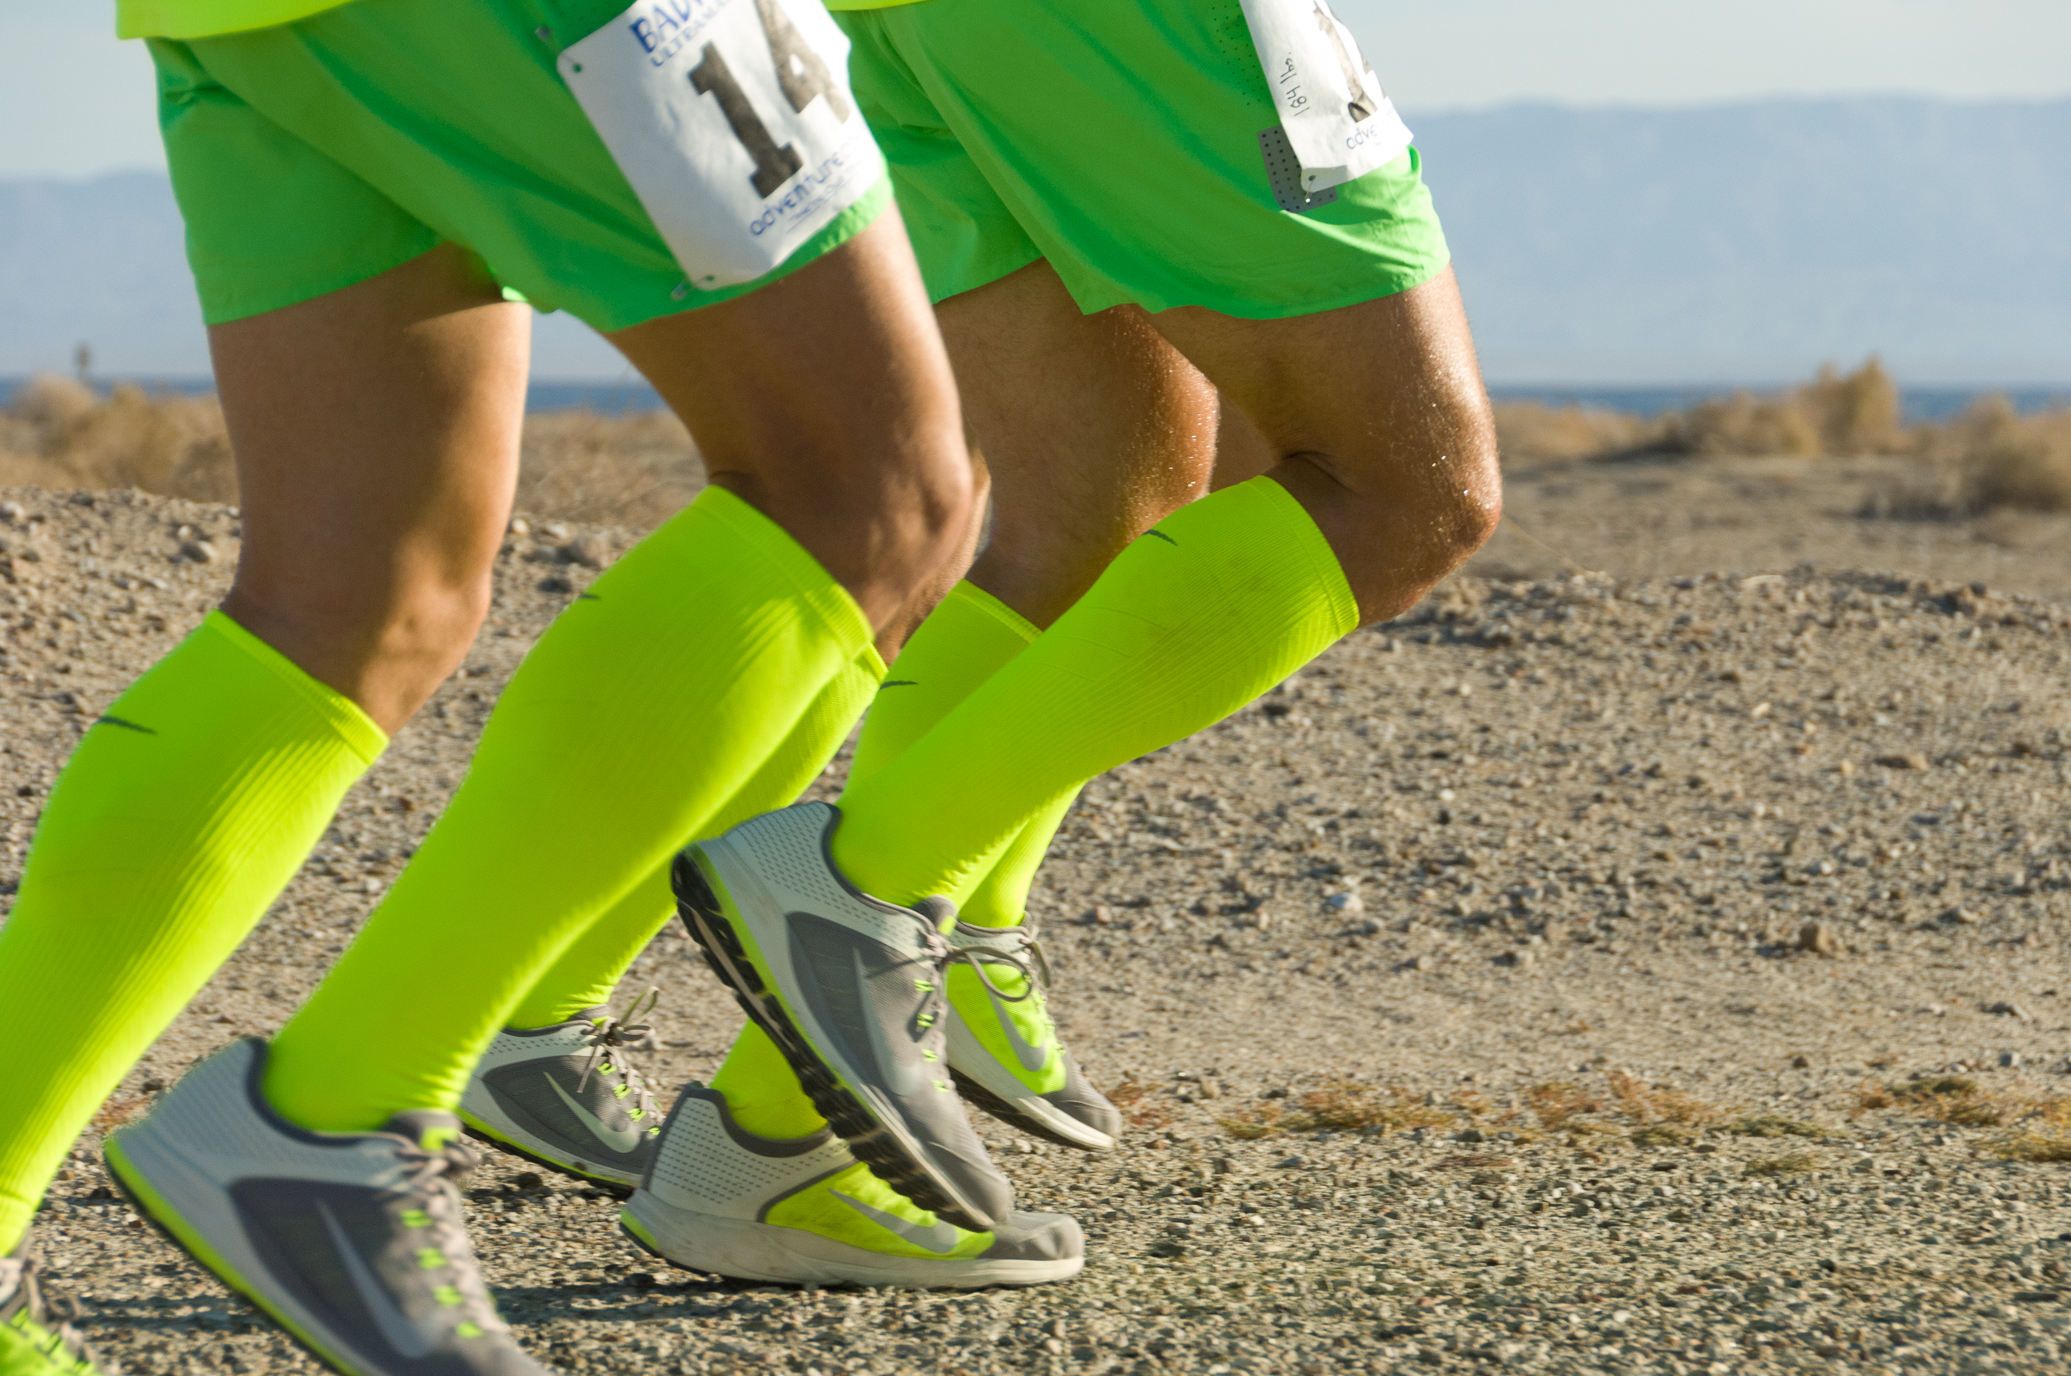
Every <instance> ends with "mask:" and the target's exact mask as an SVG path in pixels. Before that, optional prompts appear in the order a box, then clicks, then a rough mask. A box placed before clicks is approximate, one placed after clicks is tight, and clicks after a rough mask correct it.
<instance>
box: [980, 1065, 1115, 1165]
mask: <svg viewBox="0 0 2071 1376" xmlns="http://www.w3.org/2000/svg"><path fill="white" fill-rule="evenodd" d="M949 1078H950V1079H951V1080H952V1081H954V1082H955V1084H956V1092H957V1093H958V1094H960V1095H962V1096H963V1097H964V1098H965V1099H966V1100H967V1101H968V1102H970V1103H973V1104H976V1105H977V1106H978V1107H979V1108H982V1109H984V1110H985V1111H986V1112H987V1113H989V1114H991V1115H992V1116H993V1117H995V1118H997V1119H999V1120H1000V1121H1001V1122H1002V1123H1005V1124H1006V1125H1007V1126H1008V1127H1011V1128H1014V1129H1016V1130H1017V1131H1020V1132H1025V1133H1027V1134H1028V1135H1029V1136H1030V1137H1040V1138H1042V1139H1043V1140H1044V1141H1046V1142H1055V1143H1056V1144H1057V1145H1058V1146H1060V1147H1070V1148H1071V1149H1072V1150H1073V1151H1088V1152H1092V1151H1113V1150H1114V1148H1115V1139H1114V1138H1112V1137H1110V1136H1108V1135H1107V1134H1106V1133H1104V1132H1101V1131H1099V1130H1098V1129H1095V1128H1089V1127H1087V1126H1086V1125H1085V1124H1084V1123H1081V1122H1080V1121H1079V1120H1078V1119H1076V1118H1074V1117H1072V1116H1071V1115H1070V1114H1068V1113H1063V1112H1060V1111H1059V1110H1057V1109H1055V1108H1052V1107H1051V1106H1050V1105H1049V1104H1046V1103H1044V1102H1043V1101H1042V1100H1041V1099H1035V1100H1029V1099H1010V1098H1008V1097H1007V1096H1005V1095H1002V1094H995V1093H994V1092H993V1091H992V1090H990V1089H988V1088H986V1087H985V1085H983V1084H981V1083H980V1082H979V1081H978V1080H976V1079H974V1078H972V1077H971V1076H969V1075H966V1074H964V1072H963V1071H961V1070H958V1069H957V1068H956V1067H955V1066H951V1067H950V1068H949Z"/></svg>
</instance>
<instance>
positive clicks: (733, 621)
mask: <svg viewBox="0 0 2071 1376" xmlns="http://www.w3.org/2000/svg"><path fill="white" fill-rule="evenodd" d="M871 638H872V631H871V627H870V623H869V621H868V620H867V619H866V618H865V617H864V615H863V613H862V612H861V610H860V609H859V608H858V607H857V606H856V604H855V603H854V601H853V600H851V599H850V597H849V595H848V593H847V592H846V590H844V589H843V588H842V587H841V585H840V584H838V583H836V582H835V581H834V579H833V578H832V577H830V576H829V575H828V574H827V572H826V571H825V570H824V569H822V568H821V567H820V565H819V564H818V563H817V562H816V561H815V560H814V559H813V558H812V556H811V555H809V554H807V553H806V551H805V550H804V549H803V548H801V547H800V546H799V544H798V543H797V542H796V541H795V540H793V539H792V538H791V537H790V536H789V535H788V534H786V533H785V532H784V530H783V529H782V528H781V527H779V526H778V525H776V524H775V523H774V522H772V521H771V520H769V518H767V517H766V516H764V515H762V514H761V513H760V512H758V511H756V510H755V509H754V508H753V507H751V506H749V505H748V504H747V503H746V502H743V501H742V500H741V499H740V498H738V497H736V496H734V495H733V494H732V493H731V492H728V491H727V490H726V489H724V488H721V487H708V488H706V489H705V491H704V493H703V494H701V495H700V496H699V498H698V499H697V501H696V502H694V503H693V504H692V505H691V506H690V507H689V508H688V509H687V510H685V511H683V512H682V513H680V514H679V515H678V516H676V518H675V519H673V520H672V521H670V522H669V523H668V524H667V525H665V526H663V527H662V528H661V529H660V530H658V531H656V532H655V533H654V534H652V535H650V536H649V537H648V538H647V539H645V540H643V541H642V542H641V543H640V544H639V545H638V546H637V547H635V548H634V549H633V550H632V551H631V552H630V553H628V554H627V555H626V557H625V558H623V559H621V560H620V561H619V562H618V563H617V564H615V565H614V566H613V567H612V568H611V570H610V571H609V572H607V573H605V574H604V575H603V576H602V577H601V578H599V579H598V580H597V581H596V582H595V583H594V584H592V585H591V589H590V591H589V592H588V593H586V594H584V595H583V597H582V598H580V599H579V600H578V601H576V602H575V603H574V604H573V605H572V606H570V607H569V608H568V610H567V611H565V612H563V613H562V615H561V616H560V618H559V619H558V620H557V621H556V622H555V623H554V625H553V627H552V628H551V629H550V630H549V631H548V633H547V634H546V635H545V636H544V637H542V638H541V640H540V642H539V644H538V645H537V646H535V647H534V648H533V650H532V653H531V654H530V655H528V656H527V657H526V660H525V663H524V664H523V666H522V667H520V669H519V670H518V673H517V675H516V677H514V678H513V679H512V680H511V685H510V687H509V688H508V689H506V690H505V692H504V694H503V698H502V701H500V702H499V703H498V704H497V707H496V711H495V712H494V713H493V714H492V716H491V718H490V722H489V725H488V728H487V730H485V731H484V732H483V734H482V741H481V745H480V746H479V747H478V749H477V750H476V752H475V760H474V766H473V768H472V769H471V770H470V771H469V773H468V777H467V780H466V781H465V782H464V783H463V784H462V786H461V788H460V791H459V792H458V793H456V794H455V795H454V798H453V801H452V803H451V804H450V805H449V806H448V807H447V809H446V813H445V815H444V816H443V817H442V818H440V820H439V823H438V825H437V826H436V827H434V828H433V830H432V832H431V834H430V835H429V836H427V837H426V838H425V841H424V844H423V846H422V847H421V848H419V850H418V852H417V854H416V856H415V857H414V858H413V859H412V860H411V862H410V864H409V866H408V867H407V868H405V869H404V871H403V873H402V875H401V877H400V878H398V880H397V881H396V885H395V887H394V888H393V889H391V890H390V892H389V896H388V899H387V901H385V902H384V903H383V904H382V905H381V907H380V908H379V909H378V910H377V911H376V912H375V913H374V915H373V918H372V919H371V920H370V921H369V922H368V923H367V926H366V928H365V930H363V931H362V932H361V933H360V937H359V940H358V941H356V942H355V943H354V944H353V946H352V948H351V949H350V950H349V951H347V952H346V953H345V956H344V957H343V958H342V959H341V960H340V961H339V962H338V964H337V967H336V968H335V969H333V970H332V972H331V974H330V977H329V978H328V979H326V980H325V981H324V982H323V984H322V985H320V986H319V987H318V989H317V991H316V993H315V994H314V995H313V996H312V997H311V998H310V1000H309V1002H308V1003H307V1004H306V1005H304V1007H303V1009H302V1011H301V1012H300V1013H298V1014H296V1016H295V1018H294V1020H293V1021H291V1022H290V1023H289V1024H288V1025H287V1026H286V1027H285V1028H283V1029H282V1030H281V1033H280V1035H279V1037H278V1038H276V1039H275V1041H274V1044H273V1050H272V1054H271V1056H270V1057H269V1058H268V1065H267V1074H266V1092H267V1095H268V1097H269V1098H270V1099H271V1100H272V1101H273V1103H274V1105H275V1107H276V1108H278V1109H279V1111H280V1112H281V1113H282V1114H283V1115H284V1116H286V1117H287V1118H288V1119H289V1120H290V1121H291V1122H295V1123H299V1124H301V1125H303V1126H305V1127H310V1128H319V1129H329V1130H333V1131H345V1132H352V1131H366V1130H370V1129H373V1128H375V1127H378V1126H379V1125H380V1124H382V1123H383V1122H385V1121H387V1120H388V1118H389V1117H390V1116H392V1115H393V1114H395V1113H397V1112H398V1111H401V1110H405V1109H420V1108H428V1109H443V1110H447V1111H451V1110H452V1109H453V1108H454V1107H455V1106H456V1105H457V1104H458V1103H459V1101H460V1096H461V1092H462V1090H463V1089H464V1088H465V1087H466V1084H467V1078H468V1075H469V1073H470V1072H471V1071H472V1070H473V1069H474V1066H475V1063H476V1062H477V1061H478V1060H479V1059H480V1058H481V1055H482V1052H483V1050H484V1049H485V1048H486V1047H487V1046H488V1043H489V1041H490V1039H491V1038H492V1037H494V1036H495V1035H496V1033H497V1031H498V1030H499V1029H501V1028H502V1027H504V1026H505V1025H506V1024H507V1023H508V1021H509V1017H510V1013H511V1010H512V1009H513V1008H515V1007H516V1006H517V1004H518V1002H519V1000H520V999H522V998H523V997H524V995H525V994H526V992H527V991H528V990H530V989H532V988H534V987H535V986H537V985H538V983H539V977H540V976H541V975H542V974H544V973H545V972H546V971H547V970H548V969H549V968H550V967H551V966H552V965H553V963H554V961H555V960H556V959H558V958H559V957H560V955H561V952H562V951H563V950H564V949H566V947H567V945H568V943H569V942H570V941H572V940H573V939H574V938H575V937H576V936H577V935H579V934H580V933H581V932H582V931H583V930H584V929H585V928H586V927H587V926H588V925H589V924H590V923H591V922H592V921H593V920H594V919H595V918H596V917H597V916H598V915H599V914H600V913H602V912H605V911H607V910H608V909H610V908H611V907H612V906H613V905H615V904H616V903H617V902H618V900H619V899H620V898H622V897H624V896H625V894H626V893H627V891H628V890H630V889H632V888H633V886H634V885H635V884H636V883H638V882H639V881H641V880H643V879H647V878H649V877H650V876H652V875H653V874H654V873H655V871H656V870H658V869H659V868H660V867H661V866H662V864H663V862H664V861H665V860H666V859H667V857H668V856H669V854H670V853H671V852H672V851H673V850H674V849H675V848H676V847H678V846H680V845H681V844H682V843H683V841H684V839H685V838H686V837H689V836H694V835H703V834H704V829H705V824H706V822H707V821H708V819H710V818H711V817H713V816H714V815H715V814H716V813H717V812H718V811H719V809H720V807H722V806H723V805H724V804H725V803H726V801H727V800H728V799H729V798H731V797H733V795H734V794H736V793H737V792H739V791H740V789H741V787H742V786H743V785H744V784H745V783H746V782H747V781H748V780H749V779H751V778H753V777H754V775H755V773H756V771H757V770H758V769H759V768H760V767H761V765H762V762H763V761H764V760H765V759H767V758H768V757H769V755H770V753H771V752H772V751H774V750H775V749H776V748H777V746H778V745H779V744H781V743H782V742H783V740H784V739H785V738H786V737H787V736H789V735H790V734H791V731H792V729H793V727H794V726H796V724H797V722H798V719H799V717H800V716H801V715H802V714H803V713H804V711H805V709H806V708H807V706H808V705H810V704H811V702H812V701H813V699H814V698H816V697H818V696H819V694H820V691H821V689H823V688H824V687H825V686H826V684H827V682H828V680H830V679H831V678H833V677H834V676H835V674H837V673H839V672H840V671H841V669H842V667H843V666H844V665H847V664H849V663H851V662H853V661H854V660H855V659H856V658H857V657H858V656H859V655H860V654H861V653H862V651H863V647H864V646H866V645H868V644H869V643H870V641H871Z"/></svg>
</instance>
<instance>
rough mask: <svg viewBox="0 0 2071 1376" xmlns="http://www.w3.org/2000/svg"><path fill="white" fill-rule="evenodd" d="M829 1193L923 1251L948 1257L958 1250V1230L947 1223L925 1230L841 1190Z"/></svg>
mask: <svg viewBox="0 0 2071 1376" xmlns="http://www.w3.org/2000/svg"><path fill="white" fill-rule="evenodd" d="M827 1193H829V1194H831V1195H833V1196H834V1197H835V1198H836V1199H838V1200H840V1201H841V1202H842V1203H844V1204H846V1205H848V1206H849V1207H850V1208H851V1209H854V1210H855V1211H856V1212H857V1213H859V1214H861V1215H863V1217H865V1218H867V1219H869V1220H870V1221H871V1222H872V1223H875V1224H876V1225H877V1226H878V1227H880V1228H882V1229H884V1230H885V1231H886V1232H888V1233H897V1234H898V1235H899V1236H900V1237H903V1238H905V1239H906V1240H907V1241H908V1242H910V1243H912V1244H913V1245H914V1246H916V1247H918V1248H920V1249H921V1250H923V1251H927V1252H933V1253H934V1254H935V1255H936V1256H947V1255H948V1254H949V1253H951V1252H953V1251H955V1250H956V1229H954V1228H952V1227H950V1226H949V1225H948V1224H947V1223H943V1222H941V1221H939V1220H938V1221H936V1222H934V1223H931V1224H929V1225H928V1226H927V1227H925V1228H923V1227H921V1226H920V1224H918V1223H912V1222H908V1221H907V1220H906V1219H903V1218H901V1217H899V1216H898V1215H897V1214H888V1213H886V1212H885V1211H884V1210H882V1209H873V1208H872V1207H870V1206H869V1205H868V1204H865V1203H864V1202H863V1201H862V1200H860V1199H851V1198H850V1197H849V1196H847V1195H845V1194H843V1193H842V1192H841V1191H840V1190H829V1191H827Z"/></svg>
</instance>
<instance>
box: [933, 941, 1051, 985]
mask: <svg viewBox="0 0 2071 1376" xmlns="http://www.w3.org/2000/svg"><path fill="white" fill-rule="evenodd" d="M1023 931H1024V932H1025V933H1026V935H1024V936H1023V937H1022V938H1021V941H1020V943H1019V946H1020V949H1019V950H1010V949H1008V948H1007V947H1004V946H987V945H984V944H979V945H973V946H960V947H957V948H955V949H954V950H952V951H951V952H950V953H949V955H948V957H947V958H946V959H945V960H944V961H943V964H944V965H945V966H947V965H949V964H951V963H954V962H956V961H962V962H963V963H964V964H966V965H968V966H970V967H971V969H972V971H973V972H974V973H975V974H976V975H977V976H978V979H979V982H980V983H982V984H984V986H985V987H986V988H987V989H990V990H991V991H992V992H993V994H994V995H995V996H997V997H998V998H999V999H1001V1000H1002V1001H1004V1002H1006V1003H1022V1002H1025V1001H1026V1000H1028V999H1032V998H1034V997H1035V996H1036V995H1037V994H1039V993H1042V992H1044V991H1046V990H1048V989H1049V987H1050V962H1049V959H1048V958H1047V957H1045V956H1044V955H1043V943H1042V942H1040V941H1038V940H1036V932H1035V929H1034V928H1033V927H1028V928H1024V929H1023ZM1023 952H1026V953H1027V954H1025V955H1024V954H1023ZM1030 957H1034V959H1032V960H1031V959H1030ZM987 965H1010V966H1012V967H1013V968H1014V969H1016V970H1018V971H1020V972H1021V983H1022V990H1021V992H1020V993H1018V994H1010V993H1008V992H1007V991H1006V990H1004V989H1002V988H1000V987H999V986H998V985H997V984H994V983H993V982H992V976H991V975H990V974H987V973H986V969H985V967H986V966H987Z"/></svg>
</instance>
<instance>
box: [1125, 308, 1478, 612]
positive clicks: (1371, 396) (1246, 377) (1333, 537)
mask: <svg viewBox="0 0 2071 1376" xmlns="http://www.w3.org/2000/svg"><path fill="white" fill-rule="evenodd" d="M1151 318H1152V320H1153V321H1154V322H1155V323H1156V325H1157V328H1158V330H1159V332H1160V333H1162V334H1163V335H1164V336H1165V338H1167V339H1169V340H1170V341H1172V343H1173V344H1174V345H1175V346H1176V347H1177V348H1178V349H1179V351H1180V352H1181V353H1183V354H1184V355H1185V356H1186V357H1187V358H1189V359H1190V360H1192V361H1193V362H1194V363H1195V364H1196V365H1197V366H1198V367H1199V368H1200V369H1201V371H1202V372H1203V373H1205V374H1207V376H1208V377H1209V378H1211V379H1213V380H1214V382H1215V383H1216V385H1217V386H1218V387H1220V388H1221V389H1222V391H1223V392H1224V394H1226V395H1227V396H1228V397H1229V399H1230V400H1231V401H1233V402H1235V403H1236V404H1237V405H1238V406H1239V407H1241V408H1242V409H1243V411H1244V413H1245V414H1246V415H1247V416H1248V417H1249V418H1250V420H1251V422H1252V423H1253V425H1254V426H1256V428H1257V430H1258V432H1259V434H1260V435H1261V436H1262V437H1263V439H1264V442H1265V445H1266V447H1267V454H1268V456H1270V458H1271V459H1272V461H1273V466H1272V468H1271V469H1270V470H1269V471H1270V474H1271V476H1272V477H1273V478H1274V480H1275V481H1277V482H1279V483H1281V484H1282V485H1283V486H1285V487H1286V488H1287V489H1288V490H1289V491H1290V492H1292V493H1293V494H1294V496H1295V498H1296V499H1297V500H1298V501H1300V502H1301V503H1302V505H1303V507H1304V508H1305V509H1306V510H1307V511H1308V512H1309V514H1310V516H1311V517H1313V518H1314V519H1315V521H1316V524H1317V526H1318V527H1319V528H1320V529H1321V530H1322V532H1323V534H1324V536H1325V538H1327V539H1328V540H1329V541H1330V544H1331V548H1332V549H1333V550H1334V551H1335V552H1336V553H1337V556H1338V561H1339V564H1340V565H1341V566H1342V567H1343V569H1344V571H1345V576H1346V579H1347V581H1348V582H1349V583H1350V584H1351V587H1352V591H1353V594H1354V595H1355V596H1356V597H1357V598H1358V599H1359V608H1360V614H1361V617H1362V619H1363V620H1366V621H1377V620H1383V619H1385V618H1387V617H1391V616H1394V615H1397V614H1399V613H1400V612H1402V611H1403V610H1405V609H1407V608H1408V607H1410V606H1411V605H1413V604H1414V603H1415V602H1416V601H1417V599H1418V598H1420V597H1422V596H1423V595H1424V593H1425V592H1426V591H1428V590H1429V589H1430V588H1431V586H1432V585H1433V584H1435V583H1436V582H1437V581H1438V580H1439V579H1441V578H1443V577H1444V576H1445V575H1446V574H1447V573H1450V572H1451V571H1452V570H1453V569H1454V568H1456V567H1458V566H1459V564H1460V563H1462V562H1463V561H1464V560H1465V559H1466V558H1467V557H1468V555H1470V554H1472V553H1473V552H1474V551H1475V550H1476V549H1478V548H1479V547H1480V546H1481V544H1482V542H1483V541H1485V540H1486V539H1487V538H1488V536H1489V534H1490V532H1491V531H1493V530H1494V528H1495V523H1496V521H1497V519H1498V518H1499V516H1500V515H1501V512H1502V480H1501V477H1500V475H1499V473H1498V471H1497V464H1496V443H1495V425H1494V422H1493V420H1492V419H1491V417H1490V414H1489V407H1488V397H1487V393H1486V392H1485V391H1484V390H1483V387H1482V382H1481V371H1480V367H1479V365H1478V364H1477V362H1476V360H1475V356H1474V340H1473V337H1472V335H1471V333H1470V332H1469V330H1468V327H1467V315H1466V311H1465V309H1464V307H1463V306H1462V305H1461V303H1460V293H1459V288H1458V286H1457V285H1456V283H1455V282H1454V279H1453V274H1452V270H1451V269H1450V268H1448V269H1447V270H1446V271H1445V272H1443V273H1441V274H1440V275H1439V276H1437V277H1435V278H1433V279H1432V280H1431V281H1428V282H1425V283H1424V284H1422V285H1421V286H1417V287H1413V288H1411V289H1410V290H1408V291H1405V292H1402V293H1399V294H1398V295H1394V296H1388V297H1382V298H1380V299H1378V300H1374V301H1369V302H1366V303H1364V304H1362V305H1358V306H1348V307H1345V308H1343V309H1341V310H1335V311H1325V312H1321V313H1319V314H1316V315H1306V316H1296V317H1292V318H1289V319H1284V320H1240V319H1237V318H1235V317H1232V316H1227V315H1221V314H1218V313H1216V312H1214V311H1210V310H1206V309H1203V308H1200V307H1194V306H1187V307H1181V308H1179V309H1176V310H1170V311H1165V312H1162V313H1160V314H1158V315H1156V316H1153V317H1151Z"/></svg>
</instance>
